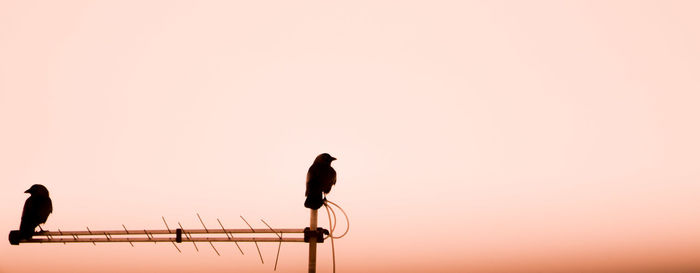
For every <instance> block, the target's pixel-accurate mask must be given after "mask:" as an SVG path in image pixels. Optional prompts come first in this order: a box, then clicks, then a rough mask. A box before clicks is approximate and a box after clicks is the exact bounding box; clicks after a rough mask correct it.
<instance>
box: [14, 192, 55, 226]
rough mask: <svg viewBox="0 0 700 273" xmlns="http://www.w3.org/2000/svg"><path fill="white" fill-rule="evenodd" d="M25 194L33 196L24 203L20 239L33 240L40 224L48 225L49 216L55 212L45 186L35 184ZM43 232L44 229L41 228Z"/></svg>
mask: <svg viewBox="0 0 700 273" xmlns="http://www.w3.org/2000/svg"><path fill="white" fill-rule="evenodd" d="M25 193H29V194H31V196H29V198H27V201H25V202H24V210H23V211H22V222H21V223H20V224H19V232H20V238H22V239H31V238H32V235H34V230H35V229H36V227H37V226H39V224H43V223H46V219H48V218H49V214H51V212H52V211H53V206H52V204H51V198H49V190H48V189H46V187H44V186H43V185H40V184H34V185H32V187H31V188H29V189H28V190H27V191H25ZM39 229H40V230H41V231H44V229H42V228H41V226H39Z"/></svg>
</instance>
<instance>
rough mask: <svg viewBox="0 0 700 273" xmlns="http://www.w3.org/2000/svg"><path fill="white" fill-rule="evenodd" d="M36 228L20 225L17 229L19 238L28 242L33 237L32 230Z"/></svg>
mask: <svg viewBox="0 0 700 273" xmlns="http://www.w3.org/2000/svg"><path fill="white" fill-rule="evenodd" d="M35 228H36V226H32V225H20V227H19V237H20V238H21V239H26V240H29V239H31V238H32V236H33V235H34V229H35Z"/></svg>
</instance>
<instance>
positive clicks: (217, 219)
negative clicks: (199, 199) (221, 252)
mask: <svg viewBox="0 0 700 273" xmlns="http://www.w3.org/2000/svg"><path fill="white" fill-rule="evenodd" d="M216 221H218V222H219V225H220V226H221V229H223V230H226V228H224V224H222V223H221V220H219V218H216ZM225 234H226V237H228V238H233V234H231V237H229V236H228V235H229V233H228V232H227V233H225ZM234 243H236V247H238V250H239V251H241V255H245V253H243V249H241V246H239V245H238V243H237V242H235V241H234Z"/></svg>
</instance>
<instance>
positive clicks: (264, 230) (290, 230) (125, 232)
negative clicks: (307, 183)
mask: <svg viewBox="0 0 700 273" xmlns="http://www.w3.org/2000/svg"><path fill="white" fill-rule="evenodd" d="M122 226H123V225H122ZM180 227H182V225H180ZM182 230H185V229H182ZM95 233H97V234H104V233H107V234H110V235H128V234H134V235H137V234H140V235H143V234H147V233H148V234H149V235H160V234H175V230H167V229H151V230H143V229H142V230H133V229H132V230H128V229H126V227H124V230H91V231H90V232H88V231H81V230H76V231H44V232H43V233H39V232H37V233H34V235H42V236H44V235H49V236H62V235H63V236H66V235H76V236H78V235H95ZM187 233H190V234H205V233H210V234H226V233H229V234H231V233H304V229H301V228H280V229H275V230H270V229H269V228H231V229H223V228H222V229H218V228H217V229H207V230H205V229H188V230H187Z"/></svg>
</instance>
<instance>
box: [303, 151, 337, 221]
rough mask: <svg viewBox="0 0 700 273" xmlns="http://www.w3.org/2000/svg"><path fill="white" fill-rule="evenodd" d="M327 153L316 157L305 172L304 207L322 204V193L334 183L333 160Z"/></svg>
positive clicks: (313, 207)
mask: <svg viewBox="0 0 700 273" xmlns="http://www.w3.org/2000/svg"><path fill="white" fill-rule="evenodd" d="M335 159H336V158H335V157H332V156H331V155H329V154H326V153H323V154H320V155H318V156H317V157H316V160H314V163H313V164H311V167H309V172H308V173H307V174H306V201H305V202H304V207H307V208H310V209H319V208H320V207H321V206H323V202H324V197H323V194H324V193H325V194H328V193H329V192H330V191H331V187H333V185H335V179H336V177H335V170H334V169H333V167H331V162H333V160H335Z"/></svg>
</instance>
